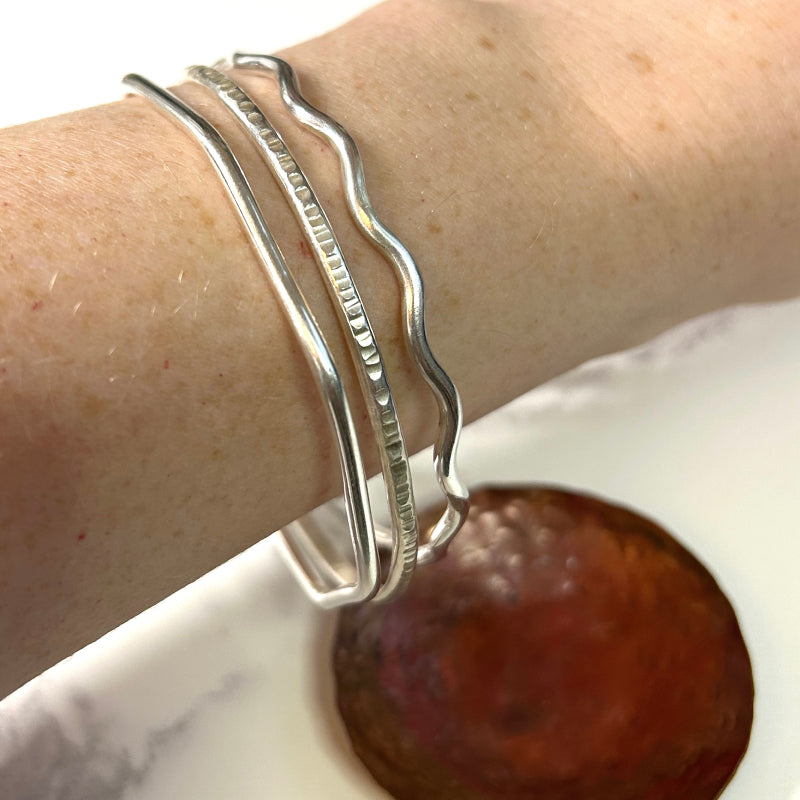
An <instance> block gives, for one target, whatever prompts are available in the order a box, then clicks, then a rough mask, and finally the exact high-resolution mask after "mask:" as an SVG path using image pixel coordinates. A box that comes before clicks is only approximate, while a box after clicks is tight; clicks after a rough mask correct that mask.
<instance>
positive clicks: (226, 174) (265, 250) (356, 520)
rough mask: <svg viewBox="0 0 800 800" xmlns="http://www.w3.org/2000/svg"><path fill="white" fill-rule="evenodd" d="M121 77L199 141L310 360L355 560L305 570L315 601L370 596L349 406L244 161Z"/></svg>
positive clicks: (136, 79) (370, 549) (374, 575)
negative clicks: (335, 456) (335, 451)
mask: <svg viewBox="0 0 800 800" xmlns="http://www.w3.org/2000/svg"><path fill="white" fill-rule="evenodd" d="M123 83H124V84H125V85H127V86H128V87H130V88H131V89H133V90H134V91H135V92H137V93H138V94H140V95H142V96H143V97H145V98H146V99H148V100H150V101H152V102H153V103H154V104H155V105H156V106H157V107H158V108H159V109H160V110H162V111H164V112H166V113H167V114H168V115H169V116H170V117H172V119H173V120H175V121H176V122H178V123H180V124H181V125H182V126H183V127H184V128H185V129H186V130H188V131H189V132H190V133H191V134H192V136H194V138H195V139H196V140H197V141H198V142H199V143H200V144H202V146H203V147H204V149H205V151H206V153H207V154H208V155H209V157H210V158H211V161H212V162H213V164H214V166H215V167H216V169H217V171H218V172H219V174H220V176H221V177H222V179H223V181H224V183H225V186H226V188H227V189H228V192H229V194H230V197H231V199H232V201H233V204H234V206H235V208H236V210H237V212H238V214H239V217H240V219H241V221H242V223H243V225H244V227H245V230H246V231H247V234H248V236H249V237H250V241H251V243H252V245H253V247H254V249H255V251H256V253H257V255H258V257H259V261H260V263H261V266H262V269H263V271H264V272H265V274H266V275H267V277H268V278H269V279H270V280H271V282H272V285H273V286H274V287H275V290H276V291H277V294H278V297H279V299H280V302H281V304H282V305H283V308H284V311H285V312H286V315H287V316H288V318H289V320H290V322H291V325H292V327H293V329H294V332H295V335H296V336H297V339H298V341H299V343H300V345H301V346H302V348H303V353H304V355H305V357H306V360H307V361H308V363H309V366H310V367H311V371H312V374H313V375H314V378H315V380H316V382H317V386H318V388H319V391H320V394H321V395H322V397H323V400H324V404H325V408H326V411H327V413H328V418H329V421H330V424H331V427H332V429H333V431H334V433H335V436H336V441H337V444H338V448H339V461H340V465H341V470H342V482H343V485H344V500H345V508H346V511H347V518H348V521H349V527H350V535H351V536H350V541H351V545H352V551H353V558H354V563H355V580H354V581H353V582H347V578H346V577H345V576H343V575H342V573H341V572H339V571H338V570H336V569H334V568H332V567H331V566H329V565H327V564H325V563H323V562H320V563H322V568H321V569H320V570H318V571H317V572H316V573H314V572H313V570H310V573H309V574H313V576H314V581H313V582H312V583H310V585H309V586H308V587H307V588H308V590H309V592H310V593H311V594H312V596H313V597H314V599H315V600H316V602H317V603H318V604H319V605H321V606H323V607H325V608H333V607H336V606H340V605H345V604H348V603H358V602H362V601H364V600H368V599H370V598H371V597H372V596H374V595H375V593H376V592H377V591H378V588H379V583H380V564H379V561H378V550H377V544H376V540H375V532H374V529H373V523H372V515H371V510H370V500H369V493H368V491H367V483H366V476H365V474H364V465H363V461H362V458H361V452H360V449H359V446H358V440H357V438H356V434H355V426H354V424H353V417H352V414H351V412H350V406H349V403H348V402H347V397H346V395H345V392H344V387H343V386H342V381H341V378H340V377H339V373H338V371H337V370H336V367H335V365H334V363H333V360H332V358H331V354H330V351H329V350H328V347H327V345H326V343H325V340H324V338H323V336H322V333H321V332H320V330H319V327H318V326H317V323H316V321H315V320H314V317H313V315H312V314H311V311H310V309H309V307H308V304H307V303H306V300H305V298H304V297H303V294H302V292H301V290H300V287H299V286H298V285H297V283H296V282H295V280H294V278H293V277H292V276H291V274H290V272H289V270H288V269H287V266H286V262H285V261H284V258H283V256H282V254H281V252H280V250H279V249H278V246H277V244H276V243H275V240H274V239H273V237H272V234H271V233H270V231H269V228H268V227H267V224H266V222H265V221H264V218H263V216H262V214H261V211H260V210H259V207H258V203H257V202H256V200H255V197H254V196H253V192H252V190H251V188H250V185H249V183H248V181H247V178H246V177H245V175H244V172H243V171H242V168H241V167H240V166H239V163H238V161H237V160H236V157H235V156H234V155H233V153H232V152H231V150H230V148H229V147H228V145H227V144H226V143H225V141H224V139H223V138H222V137H221V136H220V134H219V132H218V131H217V130H216V129H215V128H214V127H213V126H212V125H211V124H210V123H209V122H208V121H207V120H205V119H204V118H203V117H202V116H200V115H199V114H197V113H196V112H195V111H194V110H193V109H191V108H190V107H189V106H187V105H186V104H185V103H184V102H183V101H182V100H180V99H179V98H178V97H176V96H175V95H174V94H172V93H171V92H168V91H166V90H165V89H162V88H160V87H158V86H156V85H155V84H153V83H151V82H150V81H148V80H147V79H146V78H143V77H141V76H140V75H127V76H126V77H125V78H124V80H123ZM309 527H313V526H311V525H310V526H309Z"/></svg>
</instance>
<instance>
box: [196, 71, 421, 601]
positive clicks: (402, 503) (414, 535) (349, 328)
mask: <svg viewBox="0 0 800 800" xmlns="http://www.w3.org/2000/svg"><path fill="white" fill-rule="evenodd" d="M187 74H188V76H189V78H191V79H192V80H194V81H196V82H197V83H199V84H201V85H202V86H205V87H206V88H207V89H210V90H211V91H213V92H214V93H215V94H216V96H217V97H218V98H219V99H220V100H221V101H222V103H223V104H224V105H225V106H226V107H227V108H228V109H229V110H230V111H231V112H232V113H233V115H234V116H235V117H236V119H237V121H238V122H239V124H240V125H241V126H242V127H243V128H244V129H245V130H246V131H247V132H248V133H249V134H250V136H251V138H252V140H253V142H254V144H255V145H256V146H257V148H258V150H259V152H260V154H261V156H262V157H263V159H264V161H265V162H266V164H267V165H268V167H269V169H270V171H271V173H272V175H273V176H274V178H275V180H276V181H277V183H278V185H279V186H280V188H281V190H282V192H283V194H284V196H285V197H286V200H287V201H288V203H289V205H290V207H291V209H292V211H293V212H294V215H295V217H296V219H297V220H298V222H299V224H300V227H301V228H302V230H303V232H304V234H305V236H306V239H307V241H308V243H309V246H310V248H311V251H312V252H313V254H314V256H315V260H316V262H317V265H318V266H319V268H320V270H321V272H322V275H323V277H324V278H325V284H326V286H327V287H328V291H329V294H330V296H331V300H332V302H333V305H334V308H335V309H336V311H337V313H338V318H339V322H340V325H341V328H342V330H343V331H344V333H345V338H346V340H347V343H348V346H349V348H350V354H351V356H352V359H353V363H354V364H355V366H356V373H357V375H358V378H359V383H360V385H361V390H362V393H363V395H364V399H365V403H366V407H367V411H368V413H369V417H370V422H371V424H372V428H373V431H374V433H375V438H376V440H377V442H378V452H379V454H380V458H381V467H382V473H383V481H384V486H385V489H386V496H387V500H388V504H389V512H390V516H391V520H392V529H391V531H389V532H386V533H385V538H388V539H389V540H390V541H391V547H392V554H391V561H390V563H389V568H388V570H387V572H386V575H385V576H383V575H382V576H381V586H380V588H379V590H378V592H377V594H376V595H375V598H374V599H376V600H389V599H391V598H392V597H394V596H396V595H397V594H398V593H399V592H401V591H402V590H403V589H404V588H405V586H406V585H407V584H408V582H409V580H410V579H411V576H412V575H413V574H414V568H415V566H416V558H417V546H418V539H419V529H418V525H417V513H416V506H415V503H414V494H413V488H412V483H411V472H410V468H409V464H408V454H407V452H406V447H405V443H404V441H403V435H402V431H401V429H400V421H399V419H398V416H397V409H396V408H395V404H394V399H393V397H392V392H391V389H390V386H389V381H388V378H387V375H386V368H385V366H384V363H383V358H382V356H381V353H380V349H379V347H378V343H377V341H376V339H375V335H374V332H373V329H372V326H371V324H370V321H369V317H368V315H367V312H366V310H365V309H364V306H363V304H362V302H361V298H360V296H359V294H358V289H357V288H356V285H355V282H354V281H353V278H352V275H351V273H350V270H349V268H348V266H347V262H346V259H345V257H344V255H343V253H342V250H341V247H340V246H339V242H338V241H337V239H336V236H335V234H334V232H333V229H332V227H331V224H330V222H329V220H328V217H327V215H326V214H325V211H324V209H323V207H322V204H321V203H320V202H319V199H318V198H317V196H316V194H315V192H314V191H313V189H312V188H311V186H310V184H309V181H308V179H307V178H306V176H305V174H304V173H303V171H302V169H301V168H300V166H299V165H298V163H297V161H296V160H295V158H294V157H293V155H292V154H291V152H290V151H289V149H288V147H287V146H286V143H285V142H284V140H283V139H282V138H281V136H280V133H279V132H278V131H276V130H275V128H274V126H273V125H272V124H271V123H270V122H269V120H268V118H267V116H266V114H265V113H264V110H263V108H260V107H259V106H258V105H257V104H256V103H255V102H253V100H252V99H251V98H250V97H249V96H248V95H247V93H246V92H244V91H243V90H242V88H241V87H240V86H239V85H237V84H236V83H235V82H234V81H233V80H231V78H230V77H229V76H227V75H225V74H223V73H222V72H220V71H219V70H217V69H214V68H211V67H199V66H196V67H191V68H190V69H189V70H188V73H187ZM312 513H313V512H312ZM333 520H335V517H333ZM342 523H344V525H346V524H347V520H346V519H344V520H340V521H339V524H338V525H337V524H336V523H335V522H334V521H332V518H331V516H330V515H328V526H329V528H328V530H329V531H330V526H331V525H333V531H331V532H330V533H329V534H328V535H331V533H332V534H333V535H341V530H340V529H341V527H342ZM298 527H299V526H298V525H294V526H293V527H292V528H290V529H287V530H285V531H283V532H282V535H283V537H284V539H285V542H286V545H287V546H288V547H289V549H290V552H291V554H292V555H293V557H294V559H295V561H297V562H298V564H303V562H304V561H305V560H307V559H309V560H310V561H311V562H312V564H313V565H315V566H314V570H315V571H328V570H330V569H331V566H332V565H331V562H330V561H329V560H327V559H326V558H325V557H324V556H323V555H322V554H321V553H320V552H319V550H318V549H317V548H316V547H315V546H314V543H313V541H314V540H313V539H312V538H311V537H310V536H309V531H307V530H305V531H302V532H301V531H299V530H298ZM293 531H294V532H293ZM315 538H317V539H318V538H319V537H315ZM334 580H335V579H334V577H333V575H330V574H329V575H328V577H327V578H326V579H321V578H320V577H319V575H317V576H316V581H317V582H318V583H322V584H323V585H324V584H330V583H331V582H333V581H334Z"/></svg>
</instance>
